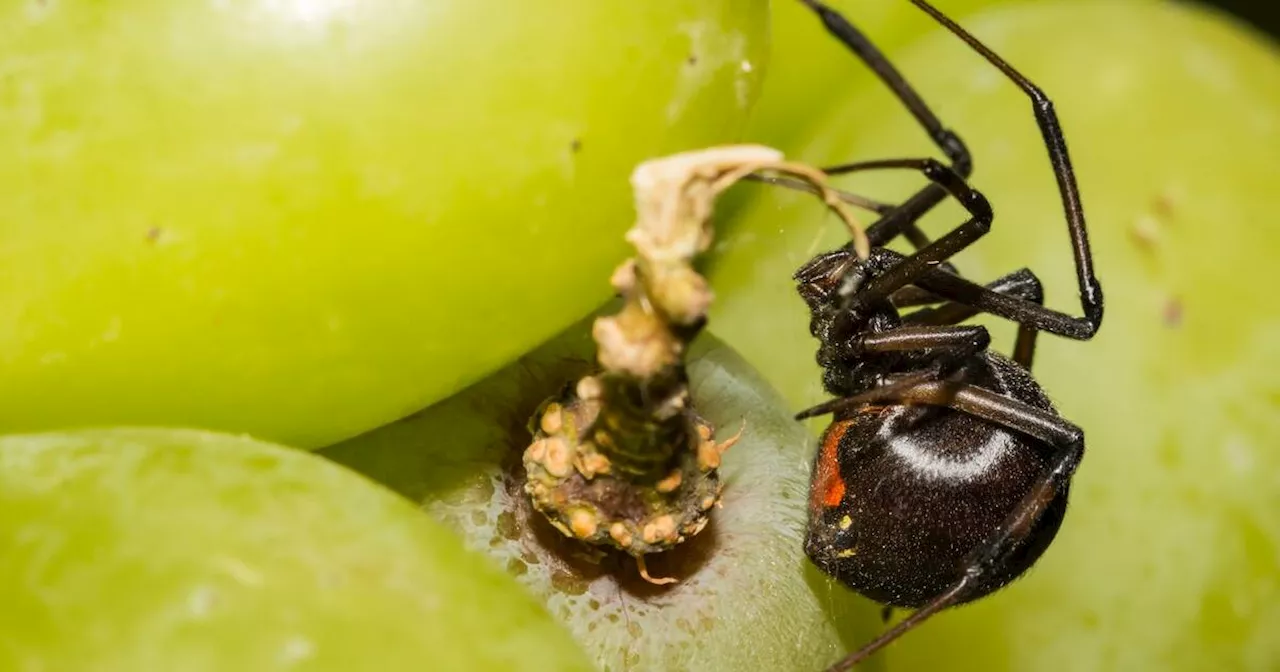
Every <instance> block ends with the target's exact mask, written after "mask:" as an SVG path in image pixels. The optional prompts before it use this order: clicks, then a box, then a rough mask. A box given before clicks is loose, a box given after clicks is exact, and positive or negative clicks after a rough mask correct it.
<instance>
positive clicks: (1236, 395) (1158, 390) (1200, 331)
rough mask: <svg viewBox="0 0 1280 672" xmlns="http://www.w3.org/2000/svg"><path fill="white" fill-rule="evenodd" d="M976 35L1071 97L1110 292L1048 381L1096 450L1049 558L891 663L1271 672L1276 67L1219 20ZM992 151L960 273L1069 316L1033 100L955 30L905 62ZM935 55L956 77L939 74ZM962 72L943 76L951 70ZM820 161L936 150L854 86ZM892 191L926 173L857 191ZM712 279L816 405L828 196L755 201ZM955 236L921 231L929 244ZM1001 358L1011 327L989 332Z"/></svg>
mask: <svg viewBox="0 0 1280 672" xmlns="http://www.w3.org/2000/svg"><path fill="white" fill-rule="evenodd" d="M965 23H966V25H967V26H969V27H970V28H971V29H972V30H973V32H974V33H976V34H977V35H978V36H979V37H980V38H981V39H983V40H986V41H987V43H988V44H989V45H990V46H991V47H992V48H993V49H994V50H995V51H997V52H998V53H1000V54H1002V55H1003V56H1005V57H1007V58H1008V59H1009V60H1010V61H1011V62H1012V63H1013V64H1014V65H1015V67H1017V68H1019V69H1020V70H1021V71H1023V72H1024V73H1025V74H1026V75H1027V76H1028V77H1030V78H1032V79H1033V80H1034V81H1035V82H1037V83H1038V84H1039V85H1040V86H1041V87H1042V88H1043V89H1044V90H1045V91H1046V92H1047V93H1048V94H1049V95H1050V96H1051V98H1052V99H1053V100H1054V102H1055V103H1056V107H1057V110H1058V112H1059V113H1060V115H1061V117H1062V123H1063V126H1064V128H1065V131H1066V136H1067V141H1068V145H1069V147H1070V149H1071V152H1072V158H1073V160H1074V162H1075V166H1076V169H1077V174H1078V177H1079V180H1080V185H1081V190H1082V194H1083V199H1084V207H1085V212H1086V213H1087V215H1088V218H1089V231H1090V234H1091V238H1092V241H1093V244H1094V251H1095V255H1096V260H1097V267H1098V273H1099V276H1100V278H1101V281H1102V283H1103V288H1104V290H1105V293H1106V299H1107V313H1106V320H1105V322H1104V323H1103V326H1102V330H1101V332H1100V333H1099V335H1098V336H1097V338H1095V339H1094V340H1093V341H1091V342H1088V343H1079V342H1071V341H1066V340H1063V339H1058V338H1055V337H1052V336H1042V337H1041V339H1040V347H1039V352H1038V355H1037V359H1036V362H1035V366H1034V371H1035V373H1036V375H1037V377H1038V378H1039V379H1040V381H1041V382H1042V383H1043V385H1044V386H1045V388H1046V390H1047V391H1048V392H1049V394H1050V395H1051V396H1052V397H1053V398H1054V399H1055V401H1056V402H1057V403H1058V405H1059V408H1060V410H1061V411H1062V413H1063V415H1065V416H1066V417H1067V418H1069V419H1071V420H1072V421H1074V422H1076V423H1078V424H1079V425H1080V426H1081V427H1082V428H1083V429H1084V430H1085V433H1086V437H1087V442H1088V450H1087V453H1086V456H1085V460H1084V463H1083V465H1082V467H1081V469H1080V471H1079V473H1078V475H1077V478H1076V479H1075V485H1074V487H1073V490H1072V504H1071V508H1070V510H1069V512H1068V514H1067V518H1066V522H1065V524H1064V527H1063V529H1062V531H1061V533H1060V534H1059V536H1058V539H1057V541H1056V542H1055V543H1054V545H1053V546H1052V547H1051V548H1050V549H1049V550H1048V552H1047V553H1046V554H1045V556H1044V558H1043V559H1042V560H1041V561H1040V563H1039V564H1038V565H1037V566H1036V567H1035V568H1034V569H1033V570H1032V571H1031V572H1030V574H1029V575H1028V576H1027V577H1026V578H1024V579H1022V580H1020V581H1019V582H1017V583H1015V584H1014V585H1012V586H1011V587H1009V588H1007V589H1005V590H1004V591H1002V592H1000V593H998V594H997V595H995V596H993V597H991V598H988V599H986V600H983V601H981V602H979V603H976V604H974V605H973V606H969V607H965V608H962V609H959V610H956V611H953V612H947V613H944V614H943V615H940V616H937V617H935V618H934V619H933V620H932V621H931V622H929V623H928V624H927V625H925V626H924V627H922V628H921V629H920V630H918V631H917V632H915V633H913V634H912V635H910V636H909V637H908V638H906V639H904V640H903V641H901V642H900V643H899V644H897V645H895V646H893V647H891V648H890V649H889V651H888V653H887V654H886V655H885V656H883V657H881V660H882V661H883V662H885V663H886V664H887V666H888V668H889V669H892V670H937V669H942V668H944V667H945V668H946V669H949V670H983V671H993V672H998V671H1000V670H1011V671H1012V670H1018V671H1019V672H1036V671H1039V670H1053V671H1054V672H1061V671H1069V670H1091V671H1096V670H1155V669H1159V670H1172V671H1176V670H1208V669H1230V670H1250V671H1258V672H1262V671H1266V670H1274V669H1277V666H1280V640H1277V639H1276V637H1275V636H1274V634H1275V633H1276V632H1280V583H1277V579H1276V577H1277V576H1280V550H1278V549H1280V488H1277V487H1276V484H1275V474H1276V473H1280V453H1277V452H1276V450H1274V447H1275V446H1277V445H1280V413H1277V410H1278V408H1280V387H1278V386H1277V384H1276V377H1275V375H1274V371H1276V370H1277V368H1280V348H1278V347H1277V344H1280V310H1277V305H1280V304H1277V302H1276V300H1275V297H1274V296H1273V290H1274V288H1275V287H1276V286H1277V285H1278V284H1280V274H1278V273H1277V270H1276V269H1277V267H1276V265H1275V263H1274V259H1275V257H1276V256H1277V254H1278V253H1280V233H1277V230H1276V228H1275V227H1271V226H1268V224H1267V222H1269V221H1270V219H1271V218H1273V216H1274V213H1275V212H1277V210H1280V191H1277V190H1276V188H1275V185H1274V176H1275V165H1276V158H1277V157H1280V52H1278V51H1277V49H1276V47H1275V45H1274V44H1271V43H1269V42H1267V41H1266V40H1264V39H1263V38H1261V37H1259V36H1258V35H1256V34H1254V33H1252V32H1250V31H1249V30H1247V29H1245V28H1243V27H1241V26H1240V25H1237V24H1234V23H1233V22H1231V21H1230V20H1228V19H1226V18H1224V17H1223V16H1221V15H1218V14H1215V13H1212V12H1208V11H1206V10H1203V9H1198V8H1196V7H1194V6H1190V5H1175V4H1166V3H1148V2H1133V3H1115V2H1098V1H1094V2H1081V1H1072V2H1054V3H1040V4H1037V5H1035V6H1026V5H1024V6H1017V7H1008V8H1000V9H993V10H990V11H988V12H984V13H982V14H979V15H977V16H975V17H972V18H971V19H969V20H967V21H966V22H965ZM891 57H892V58H893V60H894V62H895V63H896V64H898V65H899V66H900V67H901V68H902V69H903V70H904V71H906V72H910V73H913V82H914V83H915V84H916V85H917V86H918V87H919V89H920V91H921V93H922V95H923V96H924V97H925V98H926V100H929V101H931V102H932V103H933V104H934V105H935V107H936V108H937V109H938V111H939V113H940V114H941V115H942V116H943V118H944V121H945V122H946V123H947V124H948V125H949V126H951V127H952V128H954V129H956V130H957V132H959V133H960V134H961V136H962V137H963V138H964V139H965V140H966V141H967V142H968V144H969V146H970V147H971V148H972V150H973V152H974V157H975V166H976V171H975V174H974V178H973V184H974V185H975V186H977V187H978V188H980V189H982V190H983V191H984V192H985V193H986V194H987V195H988V196H989V197H990V198H991V200H992V202H993V205H994V207H995V212H996V219H995V224H994V228H993V230H992V232H991V233H990V234H989V235H988V236H987V237H986V238H984V239H983V240H981V241H979V242H978V243H977V244H976V245H975V246H974V247H973V248H972V249H971V250H970V251H969V252H967V253H965V254H963V255H961V256H960V257H959V258H958V259H957V264H958V266H959V268H960V270H961V272H963V273H965V274H966V275H968V276H970V277H972V278H975V279H978V280H981V281H989V280H991V279H994V278H996V277H998V276H999V275H1001V274H1004V273H1007V272H1010V271H1012V270H1015V269H1017V268H1020V267H1024V266H1026V267H1030V268H1032V269H1034V270H1035V271H1036V273H1037V274H1039V276H1040V277H1041V278H1042V279H1043V280H1044V282H1045V284H1046V288H1047V294H1048V303H1049V304H1050V305H1051V306H1054V307H1057V308H1060V309H1063V310H1067V311H1070V312H1073V313H1078V311H1079V307H1078V306H1079V303H1078V299H1077V296H1076V292H1077V290H1076V283H1075V277H1074V273H1073V271H1072V265H1071V253H1070V247H1069V245H1068V239H1067V233H1066V226H1065V224H1064V220H1063V217H1062V215H1061V204H1060V201H1059V199H1058V194H1057V191H1056V187H1055V182H1054V179H1053V176H1052V173H1051V171H1050V167H1049V163H1048V160H1047V157H1046V153H1045V149H1044V145H1043V143H1042V141H1041V138H1040V135H1039V132H1038V131H1037V130H1036V127H1035V125H1034V122H1033V119H1032V115H1031V111H1030V109H1029V106H1028V102H1027V99H1026V98H1025V97H1024V96H1023V95H1022V94H1021V93H1019V92H1018V91H1017V90H1016V89H1015V88H1014V87H1013V86H1012V85H1010V84H1009V83H1007V82H1006V81H1004V80H1003V79H1002V78H1001V77H1000V75H999V73H998V72H997V71H995V70H993V69H992V68H991V67H990V66H989V65H988V64H986V63H985V62H984V61H983V60H982V59H981V58H979V57H977V56H975V55H973V54H971V53H969V52H968V51H967V50H966V48H965V47H964V45H963V44H961V43H960V42H959V41H957V40H956V39H955V38H954V37H952V36H950V35H948V34H946V33H945V32H943V31H941V30H939V31H935V32H934V33H931V34H930V35H929V36H928V37H926V38H924V39H922V40H920V41H919V42H916V43H914V44H912V45H911V46H910V47H909V48H905V49H901V50H898V51H895V52H894V53H892V54H891ZM940 64H942V65H940ZM944 66H945V67H944ZM807 130H808V132H809V136H810V140H809V141H808V144H807V145H806V147H805V149H804V150H803V153H802V155H803V156H804V157H806V158H811V159H813V160H816V161H848V160H858V159H867V158H883V157H901V156H926V155H936V154H935V153H934V151H933V150H932V149H931V148H930V147H929V145H928V142H927V139H926V138H925V137H924V135H923V134H922V133H921V131H920V130H919V128H918V127H917V126H916V125H915V124H914V122H913V121H912V119H911V118H910V117H909V115H907V114H906V113H905V112H903V111H901V110H900V109H897V108H893V107H885V106H881V105H874V106H873V105H868V104H865V103H864V102H863V98H862V97H861V95H860V94H859V93H856V92H855V93H853V94H849V95H847V96H845V97H843V98H841V99H840V100H839V101H836V102H834V103H833V104H832V108H831V110H830V113H829V114H828V115H827V116H826V117H825V118H824V119H822V120H820V121H819V123H817V124H815V125H813V126H811V127H810V128H809V129H807ZM840 183H841V184H842V185H844V186H846V187H847V188H849V189H851V190H853V191H856V192H859V193H863V194H866V195H869V196H874V197H877V198H881V199H885V200H889V201H890V202H893V201H895V200H896V199H900V198H901V197H903V196H904V195H905V194H907V193H910V192H911V191H912V190H914V188H917V187H918V186H919V185H920V184H921V178H920V177H919V176H918V175H912V174H906V173H902V174H893V175H880V176H859V177H856V178H850V179H847V180H841V182H840ZM757 193H758V194H759V197H758V198H756V199H755V200H754V201H753V202H752V203H750V205H749V209H748V210H747V211H746V212H745V214H744V217H743V221H741V222H739V227H738V229H737V230H736V232H735V234H734V235H733V236H731V237H730V238H728V239H726V240H724V241H722V243H721V247H720V248H719V249H720V250H721V256H720V257H719V258H718V260H717V263H716V265H715V267H714V268H713V269H712V271H711V272H710V279H711V282H712V285H713V286H714V287H716V288H717V290H718V301H717V303H716V305H715V306H714V307H713V310H712V315H711V322H710V323H711V325H712V326H713V328H716V329H717V333H718V334H720V335H721V336H722V337H723V338H724V339H725V340H726V341H727V342H728V343H729V344H730V345H732V346H733V347H735V348H736V349H738V351H739V352H741V353H742V354H743V356H744V357H745V358H746V359H747V360H748V361H750V362H752V363H753V364H754V365H755V366H757V367H758V368H759V370H760V371H761V373H762V374H763V375H764V377H765V378H766V379H768V380H769V381H770V382H771V383H773V384H774V385H775V386H776V387H777V388H778V389H779V390H780V391H781V392H782V393H783V394H784V396H786V397H787V399H788V401H789V402H790V404H791V405H792V408H795V409H798V408H801V407H803V406H806V405H808V404H811V403H814V402H817V401H820V400H822V399H824V398H825V395H824V393H823V392H822V390H821V386H820V378H819V375H820V374H819V371H818V368H817V366H816V365H815V364H814V362H813V353H814V351H815V349H816V341H815V340H814V339H813V338H812V337H810V336H809V334H808V332H807V329H806V326H807V315H806V313H805V310H804V307H803V304H802V302H801V301H800V299H799V298H798V297H797V296H796V295H795V293H794V285H793V283H791V282H790V281H789V280H788V277H789V274H790V273H791V272H793V271H794V270H795V268H796V267H797V266H799V264H800V263H802V262H803V261H804V260H806V259H808V258H809V257H810V255H812V254H813V253H815V252H817V251H821V250H824V249H828V248H830V247H832V246H835V245H837V244H840V243H841V242H842V241H843V240H844V239H845V234H843V233H842V232H841V230H840V227H839V226H838V224H837V223H835V222H834V221H833V220H832V219H831V218H830V217H829V216H827V215H825V214H823V213H822V211H821V209H820V208H819V207H818V206H815V205H814V204H813V202H812V200H813V199H812V197H808V196H805V195H792V194H784V193H779V192H770V193H765V192H763V191H761V192H757ZM961 221H963V213H962V212H961V211H960V210H959V209H958V208H957V207H955V206H954V204H951V205H948V206H947V207H946V208H941V209H940V212H938V213H937V214H935V215H933V216H930V217H929V218H927V220H926V222H925V225H924V227H925V229H926V230H927V231H928V232H929V233H931V234H932V235H935V236H937V235H941V233H942V232H944V231H947V230H949V229H950V228H951V227H954V226H955V225H957V224H959V223H960V222H961ZM982 323H984V324H987V325H989V326H990V327H991V329H992V334H993V336H994V337H995V339H996V345H995V346H994V347H996V348H998V349H1000V350H1002V351H1005V352H1007V351H1008V348H1009V347H1010V345H1011V343H1012V340H1013V335H1014V331H1015V328H1014V327H1013V325H1011V324H1009V323H1007V322H1004V321H1002V320H998V319H985V320H983V321H982Z"/></svg>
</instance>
